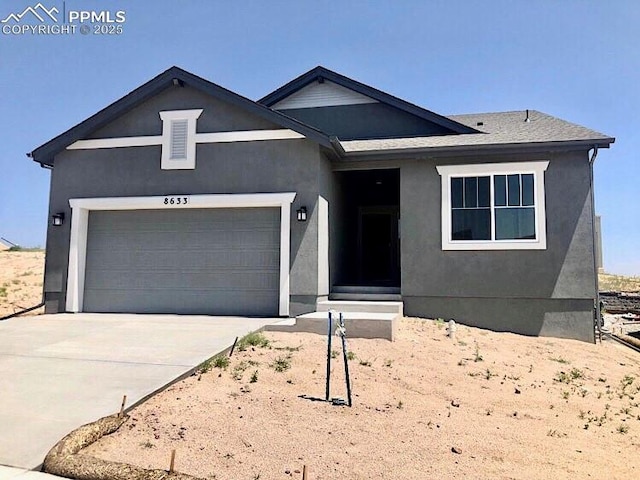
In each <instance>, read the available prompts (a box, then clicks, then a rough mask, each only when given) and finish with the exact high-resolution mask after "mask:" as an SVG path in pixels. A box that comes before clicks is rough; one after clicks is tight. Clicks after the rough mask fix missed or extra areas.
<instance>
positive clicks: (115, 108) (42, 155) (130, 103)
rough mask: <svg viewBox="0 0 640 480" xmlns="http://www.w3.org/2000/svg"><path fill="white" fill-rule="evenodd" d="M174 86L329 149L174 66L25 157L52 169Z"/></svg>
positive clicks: (321, 137) (321, 139) (291, 122)
mask: <svg viewBox="0 0 640 480" xmlns="http://www.w3.org/2000/svg"><path fill="white" fill-rule="evenodd" d="M176 83H178V84H180V85H188V86H189V87H192V88H195V89H197V90H200V91H202V92H204V93H206V94H209V95H211V96H213V97H215V98H218V99H220V100H223V101H225V102H228V103H231V104H232V105H235V106H237V107H239V108H242V109H245V110H247V111H249V112H251V113H253V114H255V115H258V116H260V117H262V118H264V119H266V120H269V121H271V122H273V123H275V124H278V125H281V126H282V127H284V128H289V129H291V130H294V131H296V132H298V133H300V134H301V135H304V136H305V137H307V138H309V139H311V140H314V141H316V142H318V143H319V144H321V145H324V146H326V147H329V148H331V142H330V141H329V138H328V137H327V135H325V134H324V133H322V132H320V131H319V130H317V129H316V128H313V127H311V126H309V125H305V124H304V123H302V122H299V121H297V120H295V119H293V118H291V117H288V116H286V115H283V114H281V113H278V112H277V111H275V110H271V109H270V108H267V107H265V106H264V105H262V104H260V103H257V102H254V101H253V100H250V99H248V98H246V97H243V96H241V95H238V94H237V93H234V92H232V91H231V90H227V89H226V88H223V87H221V86H219V85H216V84H215V83H213V82H210V81H208V80H205V79H204V78H202V77H199V76H197V75H194V74H192V73H190V72H187V71H186V70H183V69H181V68H179V67H175V66H174V67H171V68H169V69H167V70H165V71H164V72H162V73H161V74H160V75H158V76H156V77H155V78H153V79H151V80H149V81H148V82H147V83H145V84H144V85H142V86H140V87H138V88H136V89H135V90H133V91H132V92H130V93H128V94H127V95H125V96H124V97H122V98H121V99H119V100H117V101H115V102H114V103H112V104H111V105H109V106H108V107H106V108H104V109H102V110H100V111H99V112H97V113H96V114H94V115H92V116H91V117H89V118H87V119H86V120H84V121H83V122H81V123H79V124H78V125H76V126H74V127H72V128H70V129H69V130H67V131H66V132H64V133H61V134H60V135H58V136H57V137H55V138H53V139H52V140H49V141H48V142H47V143H45V144H43V145H41V146H39V147H38V148H36V149H35V150H33V151H32V152H31V153H30V154H28V155H29V156H30V157H31V158H32V159H33V160H34V161H36V162H38V163H40V164H41V165H43V166H45V165H47V166H53V157H54V156H55V155H56V154H58V153H59V152H61V151H62V150H64V149H65V148H66V147H68V146H69V145H71V144H72V143H74V142H75V141H76V140H81V139H83V138H85V137H86V136H87V135H89V134H91V133H92V132H94V131H95V130H97V129H99V128H101V127H103V126H105V125H106V124H108V123H109V122H111V121H113V120H115V119H116V118H117V117H119V116H121V115H123V114H124V113H126V112H128V111H129V110H131V109H132V108H134V107H136V106H138V105H140V104H141V103H143V102H145V101H146V100H148V99H149V98H151V97H153V96H155V95H157V94H158V93H160V92H161V91H163V90H165V89H166V88H170V87H171V86H173V85H175V84H176Z"/></svg>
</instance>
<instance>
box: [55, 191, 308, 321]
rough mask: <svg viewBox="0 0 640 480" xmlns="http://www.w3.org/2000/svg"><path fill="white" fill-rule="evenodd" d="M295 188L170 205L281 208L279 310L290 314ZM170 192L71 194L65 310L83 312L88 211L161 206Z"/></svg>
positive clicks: (203, 197) (193, 197)
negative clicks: (158, 193) (290, 274)
mask: <svg viewBox="0 0 640 480" xmlns="http://www.w3.org/2000/svg"><path fill="white" fill-rule="evenodd" d="M295 196H296V193H295V192H283V193H249V194H228V195H226V194H221V195H181V197H182V198H184V197H186V198H188V202H187V203H186V204H184V203H183V204H180V205H171V206H170V207H169V208H171V209H190V208H262V207H279V208H280V296H279V305H278V312H279V315H280V316H289V289H290V288H289V265H290V253H289V251H290V245H291V204H292V203H293V200H294V198H295ZM171 197H173V195H169V196H151V197H104V198H72V199H70V200H69V205H70V206H71V239H70V243H69V270H68V273H67V298H66V310H67V311H68V312H74V313H77V312H82V311H83V306H84V280H85V273H86V272H85V269H86V258H87V235H88V225H89V212H91V211H94V210H161V209H167V204H165V203H164V201H165V199H166V198H171Z"/></svg>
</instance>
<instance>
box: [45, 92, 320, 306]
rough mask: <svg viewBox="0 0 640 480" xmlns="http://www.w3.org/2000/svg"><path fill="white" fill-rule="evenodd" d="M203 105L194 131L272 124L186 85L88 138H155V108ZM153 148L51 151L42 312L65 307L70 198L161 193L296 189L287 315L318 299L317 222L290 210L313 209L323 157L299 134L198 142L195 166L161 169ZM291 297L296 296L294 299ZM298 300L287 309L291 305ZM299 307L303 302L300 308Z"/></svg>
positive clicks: (158, 125) (157, 129) (158, 126)
mask: <svg viewBox="0 0 640 480" xmlns="http://www.w3.org/2000/svg"><path fill="white" fill-rule="evenodd" d="M190 108H203V109H204V112H203V113H202V115H201V117H200V119H199V120H198V131H199V132H212V131H225V130H227V131H228V130H251V129H265V128H279V127H278V126H276V125H273V124H271V123H269V122H266V121H265V120H263V119H261V118H258V117H256V116H254V115H250V114H247V113H246V112H245V111H243V110H242V109H239V108H237V107H234V106H232V105H229V104H227V103H225V102H222V101H218V100H216V99H214V98H211V97H208V96H205V95H203V94H201V93H199V92H197V91H195V90H193V89H189V88H188V87H185V88H177V87H176V88H171V89H168V90H166V91H165V92H163V93H161V94H160V95H158V96H156V97H154V98H153V99H151V100H150V101H148V102H146V103H144V104H143V105H141V106H139V107H137V108H136V109H134V110H132V111H130V112H129V113H128V114H126V115H124V116H123V117H122V118H121V119H119V120H118V121H116V122H113V123H112V124H111V125H107V126H106V127H104V128H102V129H100V131H98V132H95V133H94V134H93V135H91V137H92V138H108V137H121V136H136V135H160V134H161V129H162V123H161V121H160V117H159V115H158V112H159V111H160V110H173V109H190ZM160 155H161V147H160V146H150V147H132V148H117V149H102V150H73V151H64V152H62V153H60V154H59V155H57V156H56V158H55V168H54V170H53V172H52V179H51V196H50V214H53V213H56V212H64V213H65V222H64V225H63V226H61V227H52V226H49V229H48V234H47V260H46V266H45V286H44V289H45V298H46V301H47V311H48V312H58V311H64V308H65V294H66V282H67V267H68V256H69V237H70V226H71V210H70V207H69V199H70V198H86V197H128V196H151V195H167V194H215V193H224V194H233V193H266V192H297V196H296V199H295V200H294V203H293V205H292V219H291V260H290V261H291V277H290V285H291V290H290V293H291V297H292V314H295V313H296V310H300V308H302V309H305V308H306V309H307V310H308V309H309V308H312V307H310V306H309V305H313V306H315V298H316V297H317V291H318V285H317V219H316V218H315V217H314V216H313V215H310V218H309V221H307V222H304V223H302V222H297V221H296V220H295V210H296V209H297V208H299V207H300V206H302V205H305V206H306V207H307V208H308V209H309V211H310V212H313V211H314V210H315V205H316V202H317V198H318V193H319V169H320V165H321V160H322V156H321V153H320V150H319V147H318V145H317V144H316V143H314V142H312V141H308V140H304V139H299V140H278V141H258V142H238V143H219V144H198V146H197V152H196V169H195V170H161V169H160ZM294 297H295V298H297V300H296V301H295V302H294V301H293V300H294ZM296 302H297V303H302V304H303V305H302V306H301V307H298V306H296V307H295V308H293V307H294V306H293V303H296ZM304 304H307V306H306V307H305V306H304Z"/></svg>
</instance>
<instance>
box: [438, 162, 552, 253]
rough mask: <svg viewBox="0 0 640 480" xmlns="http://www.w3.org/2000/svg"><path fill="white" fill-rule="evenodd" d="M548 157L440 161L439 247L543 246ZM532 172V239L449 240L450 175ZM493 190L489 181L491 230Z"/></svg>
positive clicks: (522, 248)
mask: <svg viewBox="0 0 640 480" xmlns="http://www.w3.org/2000/svg"><path fill="white" fill-rule="evenodd" d="M548 166H549V162H548V161H537V162H511V163H479V164H472V165H440V166H436V170H437V171H438V174H439V175H440V177H441V192H442V202H441V204H442V213H441V215H442V250H546V248H547V228H546V218H547V217H546V210H545V194H544V172H545V171H546V170H547V167H548ZM516 173H520V174H529V173H531V174H533V182H534V195H535V199H534V202H535V225H536V239H535V240H452V239H451V177H477V176H483V175H505V174H506V175H509V174H516ZM494 209H495V206H494V194H493V181H492V182H491V210H492V212H491V223H492V225H491V226H492V231H493V230H494V228H493V227H494V225H493V223H494V221H495V219H494Z"/></svg>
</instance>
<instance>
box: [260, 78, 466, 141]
mask: <svg viewBox="0 0 640 480" xmlns="http://www.w3.org/2000/svg"><path fill="white" fill-rule="evenodd" d="M319 80H320V81H322V80H329V81H331V82H333V83H336V84H338V85H340V86H342V87H345V88H347V89H349V90H352V91H354V92H356V93H359V94H361V95H364V96H366V97H369V98H372V99H374V100H377V101H379V102H381V103H385V104H387V105H390V106H392V107H395V108H397V109H399V110H402V111H405V112H407V113H410V114H412V115H415V116H417V117H419V118H422V119H424V120H427V121H429V122H433V123H435V124H437V125H440V126H442V127H445V128H448V129H450V130H452V131H453V132H455V133H477V132H478V131H477V130H476V129H475V128H473V127H470V126H469V125H464V124H462V123H460V122H457V121H455V120H452V119H451V118H447V117H445V116H442V115H438V114H437V113H435V112H432V111H430V110H426V109H424V108H422V107H418V106H417V105H414V104H412V103H409V102H407V101H405V100H402V99H400V98H398V97H394V96H393V95H389V94H388V93H385V92H383V91H381V90H378V89H376V88H373V87H370V86H369V85H365V84H364V83H360V82H358V81H356V80H352V79H351V78H348V77H345V76H344V75H340V74H339V73H336V72H333V71H331V70H329V69H327V68H324V67H322V66H317V67H315V68H313V69H311V70H309V71H308V72H307V73H303V74H302V75H300V76H299V77H298V78H295V79H294V80H291V81H290V82H289V83H287V84H285V85H283V86H282V87H280V88H278V89H277V90H275V91H273V92H271V93H270V94H268V95H266V96H264V97H263V98H261V99H260V100H258V103H262V104H264V105H266V106H267V107H272V108H273V106H274V105H276V104H277V103H278V102H281V101H283V100H284V99H285V98H287V97H289V96H291V95H293V94H295V93H296V92H298V91H299V90H301V89H302V88H304V87H306V86H307V85H309V84H311V83H313V82H316V81H319Z"/></svg>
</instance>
